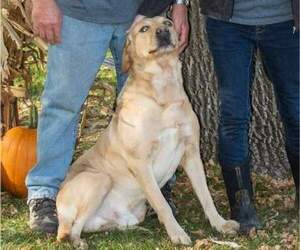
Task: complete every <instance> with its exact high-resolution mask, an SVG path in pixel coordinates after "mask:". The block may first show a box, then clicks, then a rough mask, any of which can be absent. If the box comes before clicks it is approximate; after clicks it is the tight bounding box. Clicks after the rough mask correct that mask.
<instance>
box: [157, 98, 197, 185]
mask: <svg viewBox="0 0 300 250" xmlns="http://www.w3.org/2000/svg"><path fill="white" fill-rule="evenodd" d="M161 123H162V124H161V130H160V132H159V134H158V140H157V141H158V143H157V146H156V150H154V155H153V158H154V161H153V171H154V176H155V178H156V180H157V182H158V184H159V185H160V186H162V185H164V184H165V182H166V181H168V180H169V178H171V177H172V175H173V174H174V173H175V171H176V168H177V167H178V165H179V163H180V161H181V159H182V157H183V155H184V151H185V144H186V138H187V137H189V136H191V135H192V123H191V121H190V119H189V118H188V116H187V113H186V110H185V106H184V102H183V101H178V102H176V103H174V104H172V105H170V106H169V107H167V108H166V110H165V111H164V113H163V115H162V120H161Z"/></svg>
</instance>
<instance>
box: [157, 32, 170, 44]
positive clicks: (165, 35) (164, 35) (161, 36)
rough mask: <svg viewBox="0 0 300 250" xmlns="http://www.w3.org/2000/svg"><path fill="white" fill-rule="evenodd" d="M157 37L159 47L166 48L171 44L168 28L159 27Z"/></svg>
mask: <svg viewBox="0 0 300 250" xmlns="http://www.w3.org/2000/svg"><path fill="white" fill-rule="evenodd" d="M156 38H157V42H158V47H159V48H165V47H168V46H170V45H171V34H170V31H169V29H168V28H158V29H157V30H156Z"/></svg>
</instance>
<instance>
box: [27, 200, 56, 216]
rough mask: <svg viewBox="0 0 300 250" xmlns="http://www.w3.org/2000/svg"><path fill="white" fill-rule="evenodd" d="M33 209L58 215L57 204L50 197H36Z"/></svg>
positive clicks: (37, 211) (41, 212)
mask: <svg viewBox="0 0 300 250" xmlns="http://www.w3.org/2000/svg"><path fill="white" fill-rule="evenodd" d="M33 202H34V204H33V206H32V211H33V212H35V213H36V216H38V215H39V214H45V213H47V214H50V215H51V216H56V206H55V202H54V201H52V200H50V199H36V200H34V201H33Z"/></svg>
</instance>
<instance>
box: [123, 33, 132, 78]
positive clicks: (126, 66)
mask: <svg viewBox="0 0 300 250" xmlns="http://www.w3.org/2000/svg"><path fill="white" fill-rule="evenodd" d="M131 47H132V42H131V39H130V37H129V36H128V37H127V40H126V44H125V47H124V50H123V61H122V71H123V72H124V73H128V71H129V70H130V68H131V66H132V55H131V53H132V52H131V49H132V48H131Z"/></svg>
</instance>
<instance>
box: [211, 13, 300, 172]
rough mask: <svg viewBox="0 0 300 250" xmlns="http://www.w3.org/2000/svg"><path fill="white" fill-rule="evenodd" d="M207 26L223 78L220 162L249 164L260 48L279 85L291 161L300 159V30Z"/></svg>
mask: <svg viewBox="0 0 300 250" xmlns="http://www.w3.org/2000/svg"><path fill="white" fill-rule="evenodd" d="M206 30H207V35H208V41H209V46H210V50H211V52H212V55H213V60H214V65H215V70H216V73H217V77H218V88H219V100H220V122H219V161H220V164H221V166H222V167H223V168H225V169H226V168H227V169H228V168H234V167H237V166H243V165H248V164H247V163H248V161H249V144H248V130H249V122H250V116H251V100H250V91H251V85H252V81H253V76H254V63H255V62H254V55H255V52H256V51H257V49H259V51H260V53H261V58H262V61H263V65H264V67H265V70H266V72H267V75H268V77H269V79H270V80H271V81H272V83H273V85H274V89H275V94H276V101H277V104H278V105H277V106H278V109H279V113H280V115H281V118H282V121H283V124H284V128H285V144H286V151H287V155H288V158H289V160H290V162H291V159H296V158H297V159H299V32H293V22H292V21H287V22H282V23H277V24H271V25H265V26H247V25H239V24H233V23H229V22H223V21H219V20H215V19H212V18H208V19H207V23H206ZM298 163H299V160H298ZM297 167H298V168H299V166H297ZM298 173H299V170H298Z"/></svg>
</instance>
